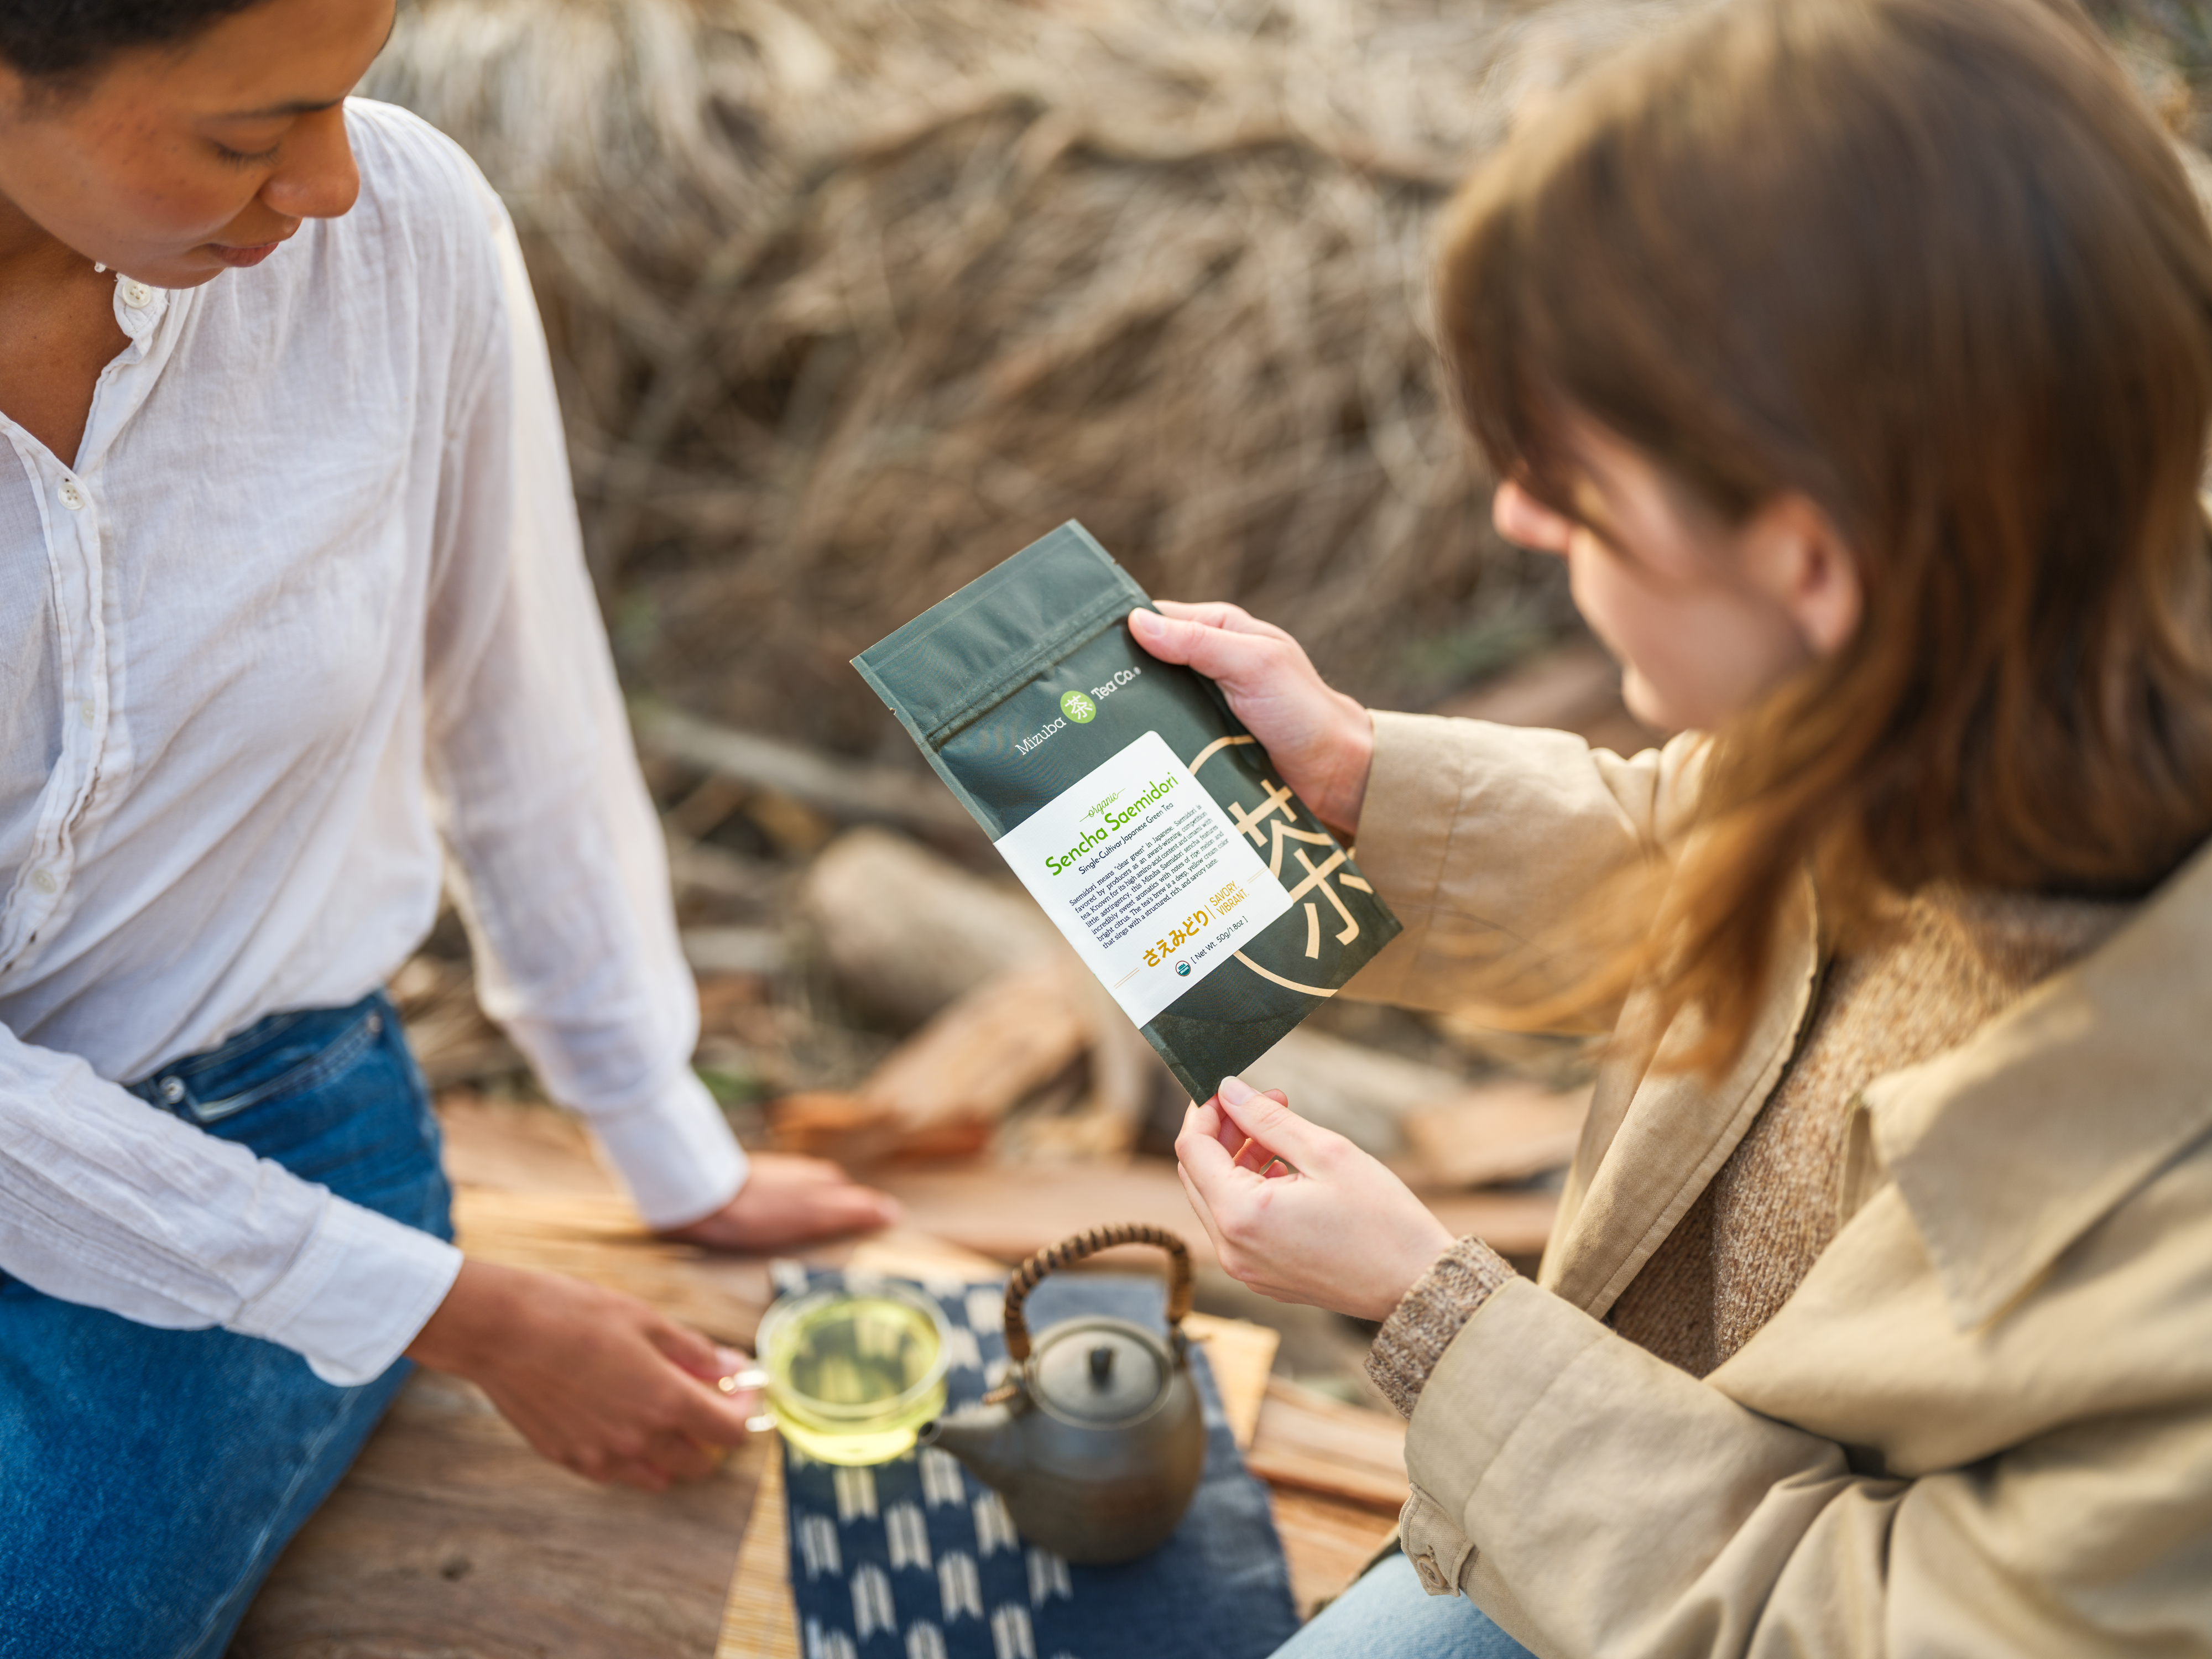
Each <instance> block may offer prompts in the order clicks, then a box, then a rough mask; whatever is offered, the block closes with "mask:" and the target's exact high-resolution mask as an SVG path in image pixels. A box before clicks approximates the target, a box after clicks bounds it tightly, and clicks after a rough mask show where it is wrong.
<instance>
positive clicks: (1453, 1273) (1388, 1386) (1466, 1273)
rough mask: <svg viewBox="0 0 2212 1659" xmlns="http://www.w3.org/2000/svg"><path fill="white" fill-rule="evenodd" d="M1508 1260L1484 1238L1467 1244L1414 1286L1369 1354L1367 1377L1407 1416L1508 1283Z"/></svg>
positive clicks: (1452, 1251)
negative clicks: (1456, 1342)
mask: <svg viewBox="0 0 2212 1659" xmlns="http://www.w3.org/2000/svg"><path fill="white" fill-rule="evenodd" d="M1515 1277H1516V1274H1515V1273H1514V1271H1513V1269H1512V1268H1511V1267H1510V1266H1508V1265H1507V1263H1506V1261H1505V1258H1504V1256H1502V1255H1498V1252H1497V1251H1495V1250H1493V1249H1491V1248H1490V1246H1489V1245H1487V1244H1486V1243H1483V1242H1482V1241H1481V1240H1480V1239H1479V1238H1474V1237H1468V1238H1462V1239H1461V1240H1459V1241H1458V1242H1457V1243H1455V1244H1454V1245H1453V1246H1452V1247H1451V1249H1448V1250H1446V1251H1445V1252H1444V1253H1443V1255H1440V1256H1438V1257H1437V1259H1436V1261H1434V1262H1432V1263H1431V1265H1430V1267H1429V1270H1428V1272H1426V1273H1423V1274H1422V1275H1421V1276H1420V1277H1419V1279H1415V1280H1414V1281H1413V1289H1412V1290H1410V1291H1407V1292H1406V1299H1405V1300H1404V1301H1402V1302H1401V1303H1400V1304H1398V1305H1397V1307H1396V1308H1395V1310H1393V1311H1392V1312H1391V1315H1390V1316H1389V1318H1388V1319H1386V1320H1384V1321H1383V1328H1382V1329H1381V1330H1379V1331H1377V1332H1376V1334H1375V1346H1373V1347H1372V1348H1370V1349H1369V1350H1368V1351H1367V1374H1368V1376H1371V1377H1373V1378H1374V1379H1375V1385H1376V1387H1377V1388H1379V1389H1382V1390H1383V1394H1384V1395H1386V1396H1387V1397H1388V1398H1389V1401H1390V1403H1391V1404H1392V1405H1394V1406H1395V1407H1397V1408H1398V1409H1399V1411H1400V1412H1401V1413H1404V1414H1405V1415H1406V1416H1407V1417H1411V1416H1412V1415H1413V1405H1414V1402H1415V1401H1418V1400H1419V1398H1420V1397H1421V1389H1422V1386H1423V1385H1424V1384H1425V1383H1427V1382H1428V1380H1429V1373H1430V1372H1431V1371H1433V1370H1436V1368H1437V1361H1438V1360H1439V1359H1442V1358H1443V1357H1444V1350H1445V1349H1446V1348H1449V1346H1451V1343H1452V1339H1453V1338H1454V1337H1455V1336H1457V1335H1458V1334H1460V1329H1461V1328H1462V1326H1464V1325H1465V1324H1466V1323H1467V1322H1468V1320H1470V1319H1472V1318H1474V1316H1475V1313H1476V1311H1477V1310H1480V1308H1481V1306H1482V1304H1484V1303H1486V1302H1487V1301H1489V1300H1490V1297H1491V1295H1492V1292H1494V1291H1496V1290H1497V1289H1498V1286H1499V1285H1503V1284H1504V1282H1505V1281H1506V1280H1507V1279H1512V1278H1515Z"/></svg>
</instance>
